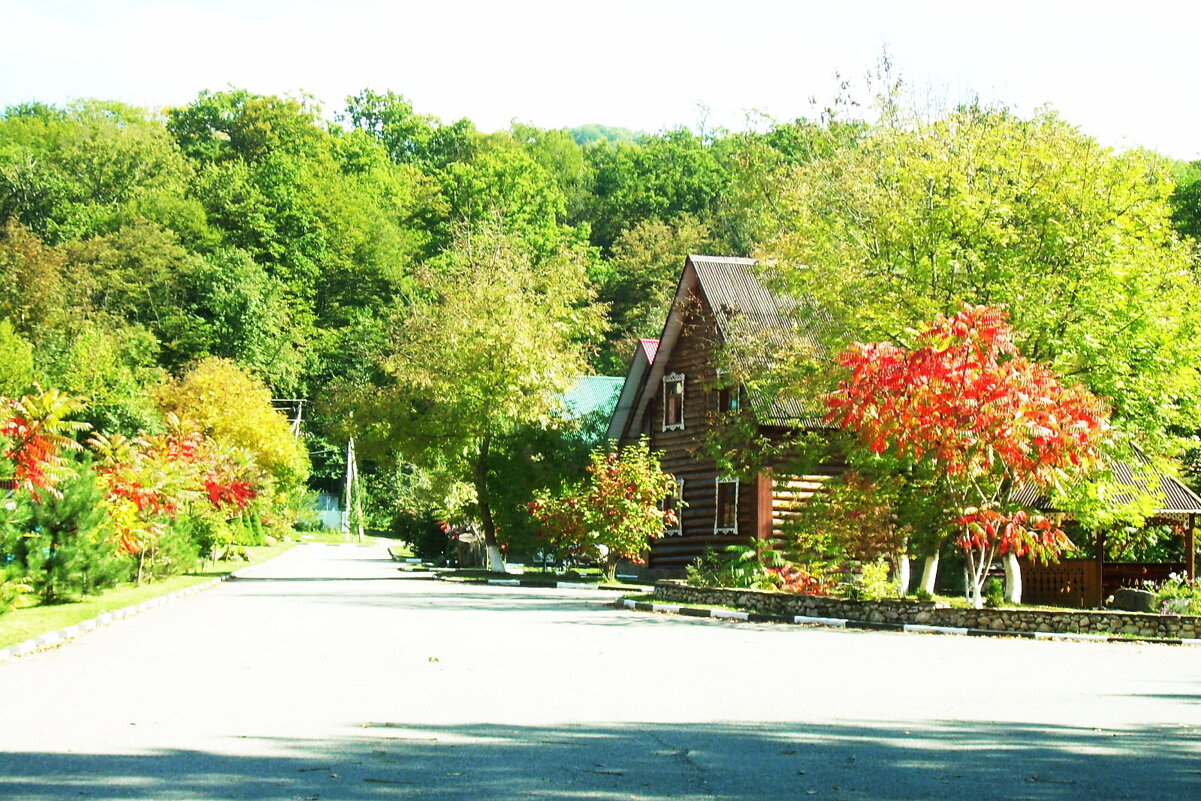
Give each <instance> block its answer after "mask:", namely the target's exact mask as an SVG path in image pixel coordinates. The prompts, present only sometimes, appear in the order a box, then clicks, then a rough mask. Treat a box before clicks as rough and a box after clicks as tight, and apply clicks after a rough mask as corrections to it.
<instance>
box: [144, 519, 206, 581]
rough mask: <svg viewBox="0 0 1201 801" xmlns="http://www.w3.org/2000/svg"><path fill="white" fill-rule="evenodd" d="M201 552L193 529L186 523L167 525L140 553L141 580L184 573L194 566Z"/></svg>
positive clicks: (151, 579)
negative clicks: (152, 542)
mask: <svg viewBox="0 0 1201 801" xmlns="http://www.w3.org/2000/svg"><path fill="white" fill-rule="evenodd" d="M201 553H202V551H201V547H200V545H199V543H197V541H196V539H195V537H194V536H193V530H192V528H191V527H190V526H188V525H187V524H186V523H185V524H183V525H180V524H179V523H178V522H175V523H173V524H172V525H170V526H167V527H166V528H165V529H164V530H163V532H162V533H161V534H160V535H159V536H158V537H157V538H156V539H155V541H154V544H153V545H150V546H148V547H147V548H146V550H145V552H144V553H143V555H142V580H143V581H153V580H154V579H157V578H163V577H165V576H174V575H176V574H178V573H186V572H188V571H189V570H192V569H194V568H195V567H196V562H197V560H198V559H199V558H200V554H201Z"/></svg>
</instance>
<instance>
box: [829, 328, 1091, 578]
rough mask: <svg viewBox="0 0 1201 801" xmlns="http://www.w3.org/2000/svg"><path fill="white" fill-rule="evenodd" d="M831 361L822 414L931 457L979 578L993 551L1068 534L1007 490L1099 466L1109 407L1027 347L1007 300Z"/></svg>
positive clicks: (901, 454) (864, 438)
mask: <svg viewBox="0 0 1201 801" xmlns="http://www.w3.org/2000/svg"><path fill="white" fill-rule="evenodd" d="M838 362H839V364H840V365H841V366H842V367H844V368H845V369H847V370H848V371H849V372H850V376H849V377H848V378H847V379H845V380H844V381H842V382H841V383H840V384H839V386H838V388H837V389H836V390H835V391H834V392H832V393H830V395H829V396H828V397H827V406H828V410H829V413H828V415H827V418H826V419H827V420H828V421H829V422H832V423H835V424H837V425H839V426H840V427H842V428H844V429H846V430H848V431H851V432H853V433H854V434H855V435H856V437H857V438H858V439H859V441H860V442H861V443H862V444H863V445H864V446H865V447H866V448H868V449H869V450H870V451H872V452H874V453H876V454H889V455H892V456H894V457H897V458H898V459H900V460H901V461H902V462H905V461H909V462H923V461H925V462H927V463H929V464H931V465H933V466H934V467H935V468H936V472H937V473H938V474H939V475H940V476H941V480H942V481H943V482H944V484H945V486H946V488H948V490H949V491H948V495H949V497H951V498H952V499H954V500H956V501H957V502H958V504H959V507H958V508H959V509H960V510H961V514H960V517H959V519H958V524H959V526H960V533H959V536H958V537H957V540H956V541H957V543H958V544H959V546H960V547H961V548H963V549H964V551H965V553H966V554H967V556H968V559H969V563H970V564H971V567H972V570H973V574H974V576H975V577H976V578H978V580H979V582H981V583H982V581H983V577H984V575H985V574H986V572H987V569H988V567H989V566H990V565H991V563H992V560H993V558H994V557H995V556H996V555H997V554H998V553H1008V552H1013V553H1015V554H1016V555H1025V554H1027V553H1034V554H1036V555H1043V556H1048V555H1052V554H1055V553H1057V552H1059V551H1060V550H1061V549H1062V548H1063V547H1065V546H1066V545H1067V543H1068V541H1067V538H1066V537H1065V536H1064V534H1063V532H1062V531H1061V530H1059V528H1058V527H1057V526H1055V525H1054V524H1052V523H1051V522H1050V521H1049V520H1048V519H1047V518H1045V517H1043V516H1042V515H1039V514H1037V513H1035V512H1032V511H1030V510H1026V509H1021V508H1018V507H1016V506H1015V505H1014V504H1012V503H1011V502H1010V495H1011V493H1012V492H1013V491H1014V490H1015V489H1017V488H1019V487H1023V486H1033V487H1036V488H1038V489H1040V490H1045V489H1047V488H1051V487H1060V486H1063V485H1064V483H1065V482H1066V481H1067V480H1068V479H1069V478H1070V476H1071V474H1072V473H1073V472H1074V471H1087V470H1089V469H1091V468H1093V467H1095V466H1096V465H1097V464H1098V463H1099V461H1100V458H1101V451H1100V448H1101V445H1102V442H1103V440H1104V438H1105V436H1106V434H1107V431H1108V422H1107V415H1106V410H1105V407H1104V405H1103V404H1102V403H1101V401H1099V400H1098V399H1097V398H1096V397H1094V396H1093V395H1092V394H1091V393H1089V392H1088V391H1087V390H1086V389H1084V388H1083V387H1080V386H1065V385H1063V384H1062V383H1060V381H1059V380H1058V378H1056V376H1055V375H1054V374H1053V373H1052V372H1051V370H1050V369H1049V368H1047V367H1046V366H1045V365H1041V364H1037V363H1034V362H1031V361H1029V360H1028V359H1026V358H1025V357H1023V356H1022V355H1021V353H1020V352H1019V350H1018V347H1017V345H1016V344H1015V343H1014V339H1013V329H1012V328H1011V326H1010V324H1009V322H1008V318H1007V316H1006V314H1005V313H1004V312H1003V311H1001V310H999V309H996V308H991V307H987V306H965V307H964V308H963V310H961V311H960V312H959V313H958V314H955V315H953V316H949V317H948V316H942V315H940V316H939V317H937V318H936V319H935V320H934V321H933V322H931V323H930V324H929V325H927V326H925V327H924V328H923V329H922V330H920V331H918V332H917V335H916V337H915V338H914V341H913V344H912V345H911V346H910V347H901V346H898V345H894V344H892V343H889V342H880V343H874V344H867V345H864V344H859V343H855V344H853V345H851V346H850V347H848V348H847V349H846V350H845V351H843V353H842V354H841V355H840V356H839V357H838ZM977 589H978V587H977Z"/></svg>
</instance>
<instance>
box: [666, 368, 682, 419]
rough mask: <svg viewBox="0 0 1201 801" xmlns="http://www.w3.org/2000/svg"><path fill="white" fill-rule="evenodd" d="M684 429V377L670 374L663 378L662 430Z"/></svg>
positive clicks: (678, 374)
mask: <svg viewBox="0 0 1201 801" xmlns="http://www.w3.org/2000/svg"><path fill="white" fill-rule="evenodd" d="M683 428H684V376H683V375H682V374H680V373H672V374H671V375H666V376H664V377H663V430H664V431H676V430H683Z"/></svg>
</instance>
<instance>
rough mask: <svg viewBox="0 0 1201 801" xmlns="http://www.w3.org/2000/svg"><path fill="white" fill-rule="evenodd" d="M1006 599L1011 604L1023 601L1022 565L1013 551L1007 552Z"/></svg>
mask: <svg viewBox="0 0 1201 801" xmlns="http://www.w3.org/2000/svg"><path fill="white" fill-rule="evenodd" d="M1004 564H1005V600H1006V601H1007V602H1008V603H1011V604H1020V603H1021V602H1022V566H1021V564H1020V563H1019V562H1018V558H1017V557H1016V556H1014V554H1013V551H1010V552H1009V553H1007V554H1005V562H1004Z"/></svg>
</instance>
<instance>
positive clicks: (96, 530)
mask: <svg viewBox="0 0 1201 801" xmlns="http://www.w3.org/2000/svg"><path fill="white" fill-rule="evenodd" d="M71 467H72V469H71V472H69V473H67V472H64V474H63V478H62V480H61V481H59V483H58V485H57V490H58V493H57V494H55V495H49V494H44V495H42V497H40V498H39V499H38V500H37V501H36V502H32V503H30V504H29V520H28V523H27V524H26V531H25V532H24V534H23V535H22V536H21V537H20V539H19V540H18V541H17V542H16V543H15V547H14V548H13V553H12V554H11V556H12V557H13V563H14V564H15V565H17V566H18V568H19V570H20V575H21V578H22V580H23V581H24V583H26V584H28V585H29V586H30V587H31V589H32V591H33V594H34V595H36V596H37V597H38V598H39V599H41V601H42V603H57V602H61V601H68V600H73V599H77V598H79V597H80V596H83V595H89V594H92V593H95V592H99V591H100V590H103V589H107V588H109V587H112V586H115V585H116V584H118V583H119V582H121V581H124V580H127V579H129V578H130V577H131V568H132V560H131V559H130V558H129V557H128V556H127V555H125V554H123V553H121V552H120V551H118V549H117V548H116V546H115V543H114V541H113V530H112V527H111V525H110V521H109V518H108V515H107V512H106V510H105V507H104V505H103V503H102V501H103V499H104V490H103V489H102V488H101V486H100V484H99V483H98V481H97V479H96V474H95V473H94V472H93V471H92V469H91V465H90V464H89V463H87V462H78V463H74V464H72V466H71Z"/></svg>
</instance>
